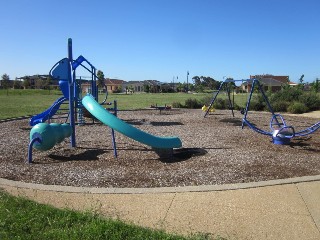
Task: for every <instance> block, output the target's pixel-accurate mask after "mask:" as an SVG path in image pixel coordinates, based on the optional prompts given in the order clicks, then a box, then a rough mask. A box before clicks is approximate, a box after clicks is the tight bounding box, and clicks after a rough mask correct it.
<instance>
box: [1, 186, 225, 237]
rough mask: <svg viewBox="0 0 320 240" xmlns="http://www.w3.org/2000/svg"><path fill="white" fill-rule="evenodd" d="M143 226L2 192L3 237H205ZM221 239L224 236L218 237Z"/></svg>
mask: <svg viewBox="0 0 320 240" xmlns="http://www.w3.org/2000/svg"><path fill="white" fill-rule="evenodd" d="M208 237H209V236H208V235H204V234H203V235H194V236H190V237H182V236H178V235H173V234H167V233H165V232H164V231H159V230H152V229H148V228H142V227H138V226H135V225H130V224H126V223H124V222H121V221H119V220H110V219H106V218H102V217H101V216H99V215H95V214H93V213H79V212H75V211H71V210H66V209H65V210H60V209H55V208H53V207H50V206H47V205H43V204H38V203H35V202H33V201H30V200H26V199H23V198H19V197H12V196H10V195H8V194H7V193H5V192H3V191H0V239H3V240H5V239H108V240H113V239H114V240H122V239H139V240H140V239H168V240H169V239H172V240H178V239H179V240H180V239H181V240H182V239H189V240H191V239H192V240H201V239H203V240H204V239H208ZM218 239H221V238H218Z"/></svg>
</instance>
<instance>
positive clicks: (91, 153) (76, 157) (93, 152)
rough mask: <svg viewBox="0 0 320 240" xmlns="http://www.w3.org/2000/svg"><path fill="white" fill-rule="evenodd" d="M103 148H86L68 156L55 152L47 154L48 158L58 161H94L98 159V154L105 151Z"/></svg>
mask: <svg viewBox="0 0 320 240" xmlns="http://www.w3.org/2000/svg"><path fill="white" fill-rule="evenodd" d="M105 152H106V151H105V150H102V149H90V150H86V151H84V152H82V153H79V154H71V155H70V156H62V155H56V154H49V156H48V157H49V158H51V159H53V160H56V161H60V162H69V161H95V160H98V159H99V158H98V156H99V155H101V154H103V153H105Z"/></svg>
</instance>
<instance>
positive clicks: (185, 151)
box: [159, 148, 208, 163]
mask: <svg viewBox="0 0 320 240" xmlns="http://www.w3.org/2000/svg"><path fill="white" fill-rule="evenodd" d="M207 153H208V152H207V151H206V150H204V149H203V148H179V149H174V150H173V154H172V155H171V156H166V157H160V158H159V160H160V161H161V162H163V163H177V162H183V161H187V160H189V159H190V158H192V157H195V156H202V155H205V154H207Z"/></svg>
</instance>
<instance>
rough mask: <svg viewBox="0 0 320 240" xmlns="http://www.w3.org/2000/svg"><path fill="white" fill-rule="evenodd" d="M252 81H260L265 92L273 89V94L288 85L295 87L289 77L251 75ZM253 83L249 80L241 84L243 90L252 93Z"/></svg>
mask: <svg viewBox="0 0 320 240" xmlns="http://www.w3.org/2000/svg"><path fill="white" fill-rule="evenodd" d="M250 79H252V80H253V79H258V80H259V81H260V83H261V84H262V86H263V89H264V91H267V90H269V89H271V91H272V92H277V91H279V90H281V88H282V86H284V85H286V84H290V85H294V83H292V82H290V81H289V76H273V75H269V74H267V75H250ZM252 82H253V81H250V80H247V81H245V82H243V83H242V84H241V86H240V87H241V89H242V90H243V91H245V92H250V91H251V87H252Z"/></svg>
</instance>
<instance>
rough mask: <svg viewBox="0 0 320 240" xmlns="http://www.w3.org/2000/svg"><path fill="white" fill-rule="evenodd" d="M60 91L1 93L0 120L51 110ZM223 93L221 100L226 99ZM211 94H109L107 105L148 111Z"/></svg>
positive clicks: (237, 97)
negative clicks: (148, 108)
mask: <svg viewBox="0 0 320 240" xmlns="http://www.w3.org/2000/svg"><path fill="white" fill-rule="evenodd" d="M61 96H62V95H61V92H60V91H50V92H49V91H48V90H8V91H7V90H0V119H7V118H12V117H21V116H26V115H35V114H39V113H41V112H43V111H44V110H46V109H47V108H48V107H50V106H51V105H52V104H53V102H54V101H55V100H56V99H58V98H59V97H61ZM104 97H105V96H104V95H99V100H100V101H102V100H103V99H104ZM226 97H227V96H226V95H225V94H223V93H221V94H219V98H226ZM211 98H212V93H199V94H185V93H156V94H149V93H139V94H128V95H126V94H109V95H108V102H113V101H114V100H117V102H118V108H119V109H120V110H133V109H141V108H147V107H150V106H151V105H156V104H157V105H158V106H164V105H172V104H173V103H180V104H182V105H185V101H186V100H187V99H197V101H202V100H203V99H207V100H208V99H209V100H210V99H211ZM246 98H247V95H246V94H238V95H235V102H236V103H237V104H238V105H240V106H244V103H245V101H246Z"/></svg>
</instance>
